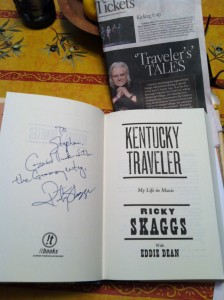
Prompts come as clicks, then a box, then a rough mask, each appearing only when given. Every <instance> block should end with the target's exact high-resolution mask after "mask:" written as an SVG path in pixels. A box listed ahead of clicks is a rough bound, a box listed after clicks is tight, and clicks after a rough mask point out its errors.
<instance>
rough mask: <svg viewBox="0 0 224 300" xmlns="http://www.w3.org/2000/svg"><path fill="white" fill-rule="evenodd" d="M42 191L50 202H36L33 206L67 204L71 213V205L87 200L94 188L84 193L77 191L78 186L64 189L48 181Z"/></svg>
mask: <svg viewBox="0 0 224 300" xmlns="http://www.w3.org/2000/svg"><path fill="white" fill-rule="evenodd" d="M41 188H42V191H43V193H44V194H46V195H47V196H48V198H49V199H48V200H46V201H39V202H34V203H33V204H32V205H33V206H40V205H50V206H54V207H55V206H58V203H65V204H66V207H67V211H69V208H70V204H71V203H72V202H74V201H75V200H86V199H88V197H89V195H90V194H92V193H93V191H94V190H95V187H94V188H85V189H84V190H82V191H77V188H76V186H75V185H74V184H73V185H72V186H70V187H63V186H62V185H59V186H58V185H57V184H56V183H55V182H53V181H47V182H45V183H43V184H42V187H41Z"/></svg>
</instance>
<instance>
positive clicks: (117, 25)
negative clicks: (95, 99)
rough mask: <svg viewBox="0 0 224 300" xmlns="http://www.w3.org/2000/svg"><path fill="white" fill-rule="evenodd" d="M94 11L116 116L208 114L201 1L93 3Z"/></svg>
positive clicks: (99, 1) (136, 0) (208, 86)
mask: <svg viewBox="0 0 224 300" xmlns="http://www.w3.org/2000/svg"><path fill="white" fill-rule="evenodd" d="M167 4H168V5H167ZM96 9H97V15H98V22H99V28H100V34H101V38H102V44H103V50H104V52H105V59H106V63H107V66H108V73H109V77H110V78H109V80H110V88H111V95H112V102H113V106H114V110H125V109H136V108H195V107H201V108H205V109H206V108H207V109H208V106H209V105H211V104H210V85H209V79H208V78H209V77H208V69H207V56H206V49H205V38H204V28H203V19H202V11H201V1H200V0H182V1H179V0H169V1H167V0H158V1H154V0H127V1H121V0H115V1H112V0H96ZM206 106H207V107H206Z"/></svg>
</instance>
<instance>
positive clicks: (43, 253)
mask: <svg viewBox="0 0 224 300" xmlns="http://www.w3.org/2000/svg"><path fill="white" fill-rule="evenodd" d="M57 242H58V238H57V236H56V234H55V233H53V232H48V233H45V234H44V235H43V237H42V244H43V246H44V247H41V248H40V250H39V254H35V255H33V257H64V255H61V254H60V253H59V250H58V249H56V248H55V246H56V244H57Z"/></svg>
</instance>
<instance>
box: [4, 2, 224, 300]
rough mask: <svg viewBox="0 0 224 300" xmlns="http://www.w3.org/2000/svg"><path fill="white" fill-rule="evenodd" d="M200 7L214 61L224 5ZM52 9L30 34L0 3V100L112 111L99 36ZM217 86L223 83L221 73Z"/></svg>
mask: <svg viewBox="0 0 224 300" xmlns="http://www.w3.org/2000/svg"><path fill="white" fill-rule="evenodd" d="M202 3H203V15H204V21H205V22H206V20H207V17H208V15H209V14H211V22H210V25H209V29H208V32H207V35H206V43H207V49H208V54H209V59H213V57H212V54H211V53H210V52H209V48H211V47H213V49H214V47H215V49H216V48H218V49H219V50H220V49H223V48H224V34H223V33H224V5H223V3H222V1H218V0H213V1H209V0H203V1H202ZM55 4H56V10H57V19H56V21H55V22H54V23H53V24H52V26H51V27H49V28H46V29H43V30H31V29H28V28H25V27H24V26H23V24H22V22H21V20H20V18H19V16H18V14H17V13H16V11H15V7H14V4H13V1H1V4H0V50H1V51H0V97H2V98H4V97H5V94H6V92H7V91H13V92H25V93H35V94H43V95H54V96H59V97H64V98H69V99H77V100H80V101H83V102H86V103H90V104H93V105H96V106H98V107H99V108H101V109H103V110H104V111H111V109H112V105H111V101H110V93H109V87H108V77H107V73H106V68H105V63H104V59H103V52H102V47H101V41H100V39H99V37H96V36H93V35H91V34H88V33H86V32H83V31H81V30H80V29H78V28H76V27H75V26H73V25H72V24H71V23H70V22H69V21H67V20H66V18H65V17H64V16H63V15H62V13H61V12H60V10H59V6H58V4H57V2H56V1H55ZM1 29H3V30H7V31H8V35H9V36H10V37H11V38H10V39H9V40H8V43H11V44H10V47H7V44H5V45H4V44H3V43H4V42H5V41H4V42H1ZM18 30H19V31H18ZM8 45H9V44H8ZM4 46H6V48H4ZM223 60H224V59H223ZM211 67H212V71H213V73H214V74H217V72H219V71H220V70H221V69H224V62H223V61H220V60H217V59H216V60H212V61H211ZM219 81H220V82H222V81H224V73H223V74H221V77H220V78H219ZM213 90H214V92H215V93H216V94H217V96H218V97H219V98H220V101H221V104H220V105H219V106H218V108H219V110H220V113H221V117H222V120H223V123H224V90H220V89H217V88H214V89H213ZM0 108H1V106H0ZM0 115H1V110H0ZM1 242H2V241H1ZM0 271H1V266H0ZM183 272H184V270H183ZM213 288H214V283H189V282H188V283H158V282H155V283H152V282H149V283H145V282H103V283H83V284H68V285H59V286H58V285H56V286H52V285H44V286H40V285H25V286H24V285H5V284H3V285H0V299H1V300H2V299H3V300H6V299H7V300H14V299H21V300H28V299H29V300H30V299H31V300H34V299H35V300H37V299H48V300H50V299H71V300H73V299H80V300H84V299H88V300H89V299H90V300H91V299H93V300H96V299H97V300H101V299H108V300H118V299H123V300H131V299H138V300H140V299H141V300H142V299H154V300H156V299H157V300H159V299H163V300H164V299H173V300H210V299H212V297H213Z"/></svg>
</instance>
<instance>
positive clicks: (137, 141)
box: [104, 109, 223, 280]
mask: <svg viewBox="0 0 224 300" xmlns="http://www.w3.org/2000/svg"><path fill="white" fill-rule="evenodd" d="M105 139H106V140H105V153H106V157H105V170H106V171H105V176H104V179H105V186H106V189H105V196H104V199H105V200H104V201H105V203H104V278H110V279H120V280H122V279H126V280H136V279H138V280H193V279H195V280H200V279H201V280H204V279H221V278H223V269H222V259H221V253H220V244H219V235H218V227H217V220H216V209H215V201H214V191H213V186H212V176H211V168H210V161H209V152H208V145H207V142H206V127H205V116H204V111H203V110H202V109H189V110H188V109H187V110H181V109H179V110H158V111H153V110H142V111H128V112H118V113H114V114H110V115H107V116H106V120H105Z"/></svg>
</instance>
